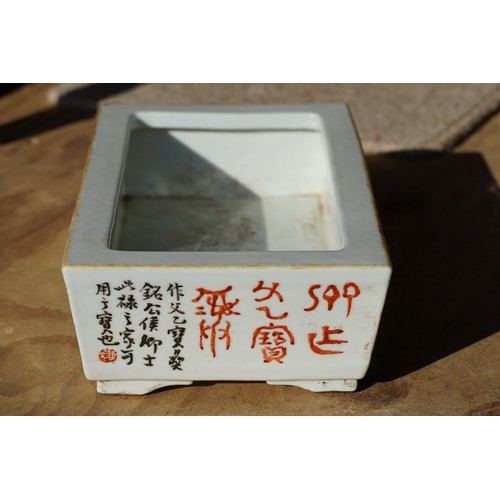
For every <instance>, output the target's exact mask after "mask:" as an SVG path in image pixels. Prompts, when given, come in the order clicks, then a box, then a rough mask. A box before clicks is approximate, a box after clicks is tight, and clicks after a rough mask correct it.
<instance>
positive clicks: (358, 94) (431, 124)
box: [49, 83, 500, 154]
mask: <svg viewBox="0 0 500 500" xmlns="http://www.w3.org/2000/svg"><path fill="white" fill-rule="evenodd" d="M84 87H85V86H82V85H81V84H61V85H57V86H55V87H54V88H53V89H52V90H51V91H50V93H49V97H50V99H51V100H52V101H54V102H59V104H60V105H62V106H70V107H83V108H90V107H95V106H96V105H97V103H98V102H114V103H140V104H160V103H161V104H266V103H312V102H315V103H318V102H344V103H347V104H348V106H349V108H350V110H351V113H352V116H353V119H354V122H355V124H356V128H357V129H358V133H359V136H360V138H361V142H362V145H363V149H364V151H365V153H367V154H374V153H388V152H408V153H412V152H413V153H423V152H441V151H449V150H450V149H452V148H453V147H454V146H455V145H456V144H457V143H458V142H459V141H461V140H462V139H463V138H465V137H466V136H467V135H468V134H469V133H470V132H471V131H472V130H473V129H474V128H475V127H477V126H478V125H479V124H481V123H482V122H483V121H484V120H485V119H486V118H488V117H489V116H490V115H491V114H493V113H494V112H496V111H497V110H498V109H500V85H499V84H295V83H294V84H142V85H138V86H136V87H133V88H131V89H129V90H126V91H124V92H121V93H118V94H115V95H112V96H109V91H108V92H107V94H108V96H107V97H105V98H103V99H100V98H99V92H98V91H95V92H92V90H91V88H89V86H86V88H84ZM90 87H92V86H90ZM101 87H103V86H101Z"/></svg>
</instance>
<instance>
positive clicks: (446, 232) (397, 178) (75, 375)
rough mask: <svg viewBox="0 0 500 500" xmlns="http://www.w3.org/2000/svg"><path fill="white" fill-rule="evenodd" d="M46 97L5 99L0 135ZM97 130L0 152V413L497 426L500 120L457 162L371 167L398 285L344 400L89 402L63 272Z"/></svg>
mask: <svg viewBox="0 0 500 500" xmlns="http://www.w3.org/2000/svg"><path fill="white" fill-rule="evenodd" d="M41 90H43V92H45V90H46V89H45V88H43V87H37V86H34V87H30V88H25V89H21V90H20V91H16V92H14V93H13V94H10V95H8V96H6V97H4V98H3V99H2V100H0V110H3V112H4V114H3V115H2V123H4V124H5V123H8V122H9V120H18V119H19V118H22V117H23V116H25V115H28V114H29V113H37V112H39V111H40V110H43V109H46V106H47V104H46V102H45V101H44V100H43V99H41V98H40V95H41ZM20 102H23V105H22V107H19V106H20V105H19V103H20ZM94 127H95V121H94V119H87V120H82V121H78V122H75V123H72V124H68V125H65V126H63V127H58V128H55V129H53V130H50V131H47V132H44V133H43V134H40V135H39V136H37V137H29V138H24V139H20V140H17V141H14V142H9V143H6V144H3V145H0V219H1V220H0V227H1V228H2V244H1V247H0V414H3V415H428V414H431V415H499V414H500V395H499V380H500V363H499V362H498V360H499V354H500V333H497V332H498V331H499V330H500V307H496V310H495V309H494V307H493V304H494V303H495V301H496V302H498V296H499V294H498V292H497V290H496V288H497V285H498V283H495V280H496V278H497V276H498V272H497V271H496V268H499V267H500V266H498V255H500V253H499V248H500V247H499V246H498V245H499V242H500V232H499V231H498V220H500V218H499V214H500V212H499V211H498V210H499V206H500V197H499V196H498V194H497V192H496V189H497V188H496V184H495V181H494V178H493V177H492V173H491V170H493V172H494V175H497V176H498V175H499V173H500V148H499V147H498V140H497V139H496V140H495V136H496V137H498V134H499V133H500V118H499V117H498V116H495V117H494V118H493V119H492V120H490V122H489V123H488V124H486V125H485V126H484V127H483V128H482V129H481V130H479V131H478V132H476V134H474V135H473V136H472V137H471V138H470V139H469V140H468V141H466V142H464V143H463V144H462V145H461V146H460V148H459V149H458V151H457V152H456V153H454V154H451V155H446V156H443V157H437V158H433V159H420V160H407V159H398V158H394V157H385V156H374V157H370V158H369V159H368V163H369V167H370V173H371V176H372V181H373V185H374V190H375V196H376V199H377V203H378V206H379V209H380V210H381V217H382V225H383V227H384V230H385V232H386V234H387V240H388V244H389V250H390V252H391V256H392V258H393V261H394V263H395V268H394V277H395V279H394V282H393V285H391V290H390V295H389V297H388V303H387V306H386V309H385V311H384V317H383V321H382V325H381V330H380V332H379V338H378V341H377V345H376V348H375V353H374V359H373V363H372V366H371V368H370V371H369V373H368V376H367V378H366V379H365V380H364V381H363V382H361V384H360V386H361V387H360V389H359V390H358V391H357V392H355V393H345V394H344V393H322V394H321V393H320V394H318V393H311V392H307V391H305V390H302V389H299V388H294V387H285V386H269V385H267V384H265V383H252V382H248V383H227V382H223V383H222V382H221V383H217V382H215V383H200V384H196V385H194V386H190V387H183V388H170V389H163V390H159V391H157V392H155V393H153V394H149V395H146V396H105V395H100V394H97V393H96V390H95V383H94V382H90V381H87V380H86V379H85V378H84V375H83V371H82V367H81V361H80V357H79V351H78V345H77V342H76V337H75V333H74V328H73V324H72V319H71V314H70V311H69V306H68V301H67V296H66V290H65V287H64V283H63V280H62V276H61V272H60V266H61V261H62V256H63V252H64V247H65V242H66V237H67V232H68V228H69V223H70V220H71V216H72V211H73V207H74V204H75V201H76V197H77V193H78V190H79V186H80V181H81V175H82V171H83V167H84V163H85V159H86V155H87V150H88V147H89V145H90V142H91V139H92V136H93V131H94ZM399 172H401V175H399ZM498 178H500V177H498ZM439 193H441V194H442V196H438V194H439ZM440 214H441V215H440ZM454 219H455V220H454ZM476 226H477V227H476ZM475 227H476V229H475V230H473V229H474V228H475ZM478 228H479V229H478ZM468 234H471V235H473V238H469V239H467V235H468ZM482 235H484V236H482ZM419 242H420V243H419ZM426 245H427V246H426ZM452 249H454V254H453V255H452V256H450V252H451V250H452ZM426 262H427V263H428V265H427V266H426ZM447 262H449V264H447ZM495 263H496V268H495ZM467 266H469V267H470V268H471V269H472V271H470V270H469V271H467V270H465V271H464V269H465V268H466V267H467ZM461 273H462V274H463V276H464V279H463V280H462V279H461V278H460V275H461ZM471 280H472V282H471ZM426 281H427V282H428V283H429V286H430V288H428V289H427V290H425V289H423V288H421V289H417V288H416V286H417V285H420V286H421V285H422V284H423V283H425V282H426ZM440 286H441V287H442V288H439V287H440ZM460 286H463V290H462V291H461V290H460ZM450 287H453V288H454V289H455V290H452V289H451V288H450ZM460 297H463V300H459V298H460ZM467 308H469V309H467ZM461 325H462V328H460V326H461Z"/></svg>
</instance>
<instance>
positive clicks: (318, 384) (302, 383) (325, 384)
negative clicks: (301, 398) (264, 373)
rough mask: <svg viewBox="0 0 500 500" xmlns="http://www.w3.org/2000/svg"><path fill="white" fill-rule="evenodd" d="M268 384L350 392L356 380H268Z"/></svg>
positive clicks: (354, 388) (316, 390) (322, 390)
mask: <svg viewBox="0 0 500 500" xmlns="http://www.w3.org/2000/svg"><path fill="white" fill-rule="evenodd" d="M267 383H268V384H269V385H293V386H295V387H301V388H302V389H307V390H308V391H312V392H328V391H341V392H352V391H355V390H356V387H357V386H358V381H357V380H346V379H339V380H268V381H267Z"/></svg>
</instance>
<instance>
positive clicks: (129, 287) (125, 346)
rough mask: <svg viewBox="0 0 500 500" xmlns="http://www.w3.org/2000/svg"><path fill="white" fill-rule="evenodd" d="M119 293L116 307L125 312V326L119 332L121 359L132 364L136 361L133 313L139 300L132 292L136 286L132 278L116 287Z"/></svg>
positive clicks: (127, 363)
mask: <svg viewBox="0 0 500 500" xmlns="http://www.w3.org/2000/svg"><path fill="white" fill-rule="evenodd" d="M114 290H116V291H117V292H118V293H117V295H118V297H117V300H118V302H117V304H116V307H117V309H119V310H120V311H122V314H123V320H124V326H123V328H122V330H121V331H120V332H118V334H119V335H120V337H121V339H122V346H121V347H122V349H120V352H121V354H122V356H121V359H123V360H124V361H125V362H126V365H131V364H133V362H134V348H133V346H134V344H135V338H134V334H135V329H134V328H132V327H133V324H132V318H131V314H132V311H133V310H134V309H137V301H136V299H135V296H134V294H133V293H132V292H134V291H135V286H134V284H133V283H132V281H130V280H124V281H123V283H122V284H121V285H119V286H117V287H115V288H114Z"/></svg>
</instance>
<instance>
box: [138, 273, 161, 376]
mask: <svg viewBox="0 0 500 500" xmlns="http://www.w3.org/2000/svg"><path fill="white" fill-rule="evenodd" d="M160 290H161V286H160V285H153V284H151V283H147V282H146V283H144V285H143V286H142V288H141V290H140V292H141V293H142V305H141V309H142V306H144V309H142V312H143V319H142V320H141V321H140V322H139V327H140V330H141V334H142V336H141V342H140V344H139V348H141V349H142V354H145V356H144V357H143V358H142V359H143V361H144V363H143V364H144V366H154V361H155V360H156V353H157V350H158V347H159V346H161V345H162V344H163V342H162V341H161V340H160V339H159V338H157V337H158V329H159V319H160V315H161V306H162V301H163V294H162V293H160Z"/></svg>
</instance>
